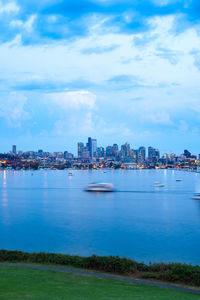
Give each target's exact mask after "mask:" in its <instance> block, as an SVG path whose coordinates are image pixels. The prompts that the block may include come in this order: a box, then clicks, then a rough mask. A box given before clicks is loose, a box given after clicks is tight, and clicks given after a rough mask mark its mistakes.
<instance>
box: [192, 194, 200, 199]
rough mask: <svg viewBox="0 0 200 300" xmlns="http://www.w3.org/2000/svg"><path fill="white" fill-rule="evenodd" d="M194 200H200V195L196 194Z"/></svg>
mask: <svg viewBox="0 0 200 300" xmlns="http://www.w3.org/2000/svg"><path fill="white" fill-rule="evenodd" d="M192 199H194V200H200V193H195V194H194V196H193V197H192Z"/></svg>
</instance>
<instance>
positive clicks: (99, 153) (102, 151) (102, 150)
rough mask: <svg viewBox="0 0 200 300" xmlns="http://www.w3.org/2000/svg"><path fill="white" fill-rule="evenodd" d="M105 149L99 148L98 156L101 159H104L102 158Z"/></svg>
mask: <svg viewBox="0 0 200 300" xmlns="http://www.w3.org/2000/svg"><path fill="white" fill-rule="evenodd" d="M104 152H105V151H104V148H103V147H98V148H97V156H98V157H99V158H102V157H104Z"/></svg>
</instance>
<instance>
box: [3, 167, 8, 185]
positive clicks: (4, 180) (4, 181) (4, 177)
mask: <svg viewBox="0 0 200 300" xmlns="http://www.w3.org/2000/svg"><path fill="white" fill-rule="evenodd" d="M6 175H7V174H6V171H5V170H4V171H3V187H4V188H6Z"/></svg>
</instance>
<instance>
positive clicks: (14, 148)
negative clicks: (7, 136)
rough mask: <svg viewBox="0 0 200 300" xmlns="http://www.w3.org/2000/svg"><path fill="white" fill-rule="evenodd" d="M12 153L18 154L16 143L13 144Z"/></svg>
mask: <svg viewBox="0 0 200 300" xmlns="http://www.w3.org/2000/svg"><path fill="white" fill-rule="evenodd" d="M12 153H13V154H14V155H16V154H17V146H16V145H13V146H12Z"/></svg>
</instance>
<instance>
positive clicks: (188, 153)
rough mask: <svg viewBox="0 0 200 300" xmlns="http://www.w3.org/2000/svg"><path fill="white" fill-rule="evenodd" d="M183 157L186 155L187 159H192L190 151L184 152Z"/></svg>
mask: <svg viewBox="0 0 200 300" xmlns="http://www.w3.org/2000/svg"><path fill="white" fill-rule="evenodd" d="M183 155H184V156H185V157H186V158H190V157H191V153H190V152H189V151H188V150H184V153H183Z"/></svg>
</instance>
